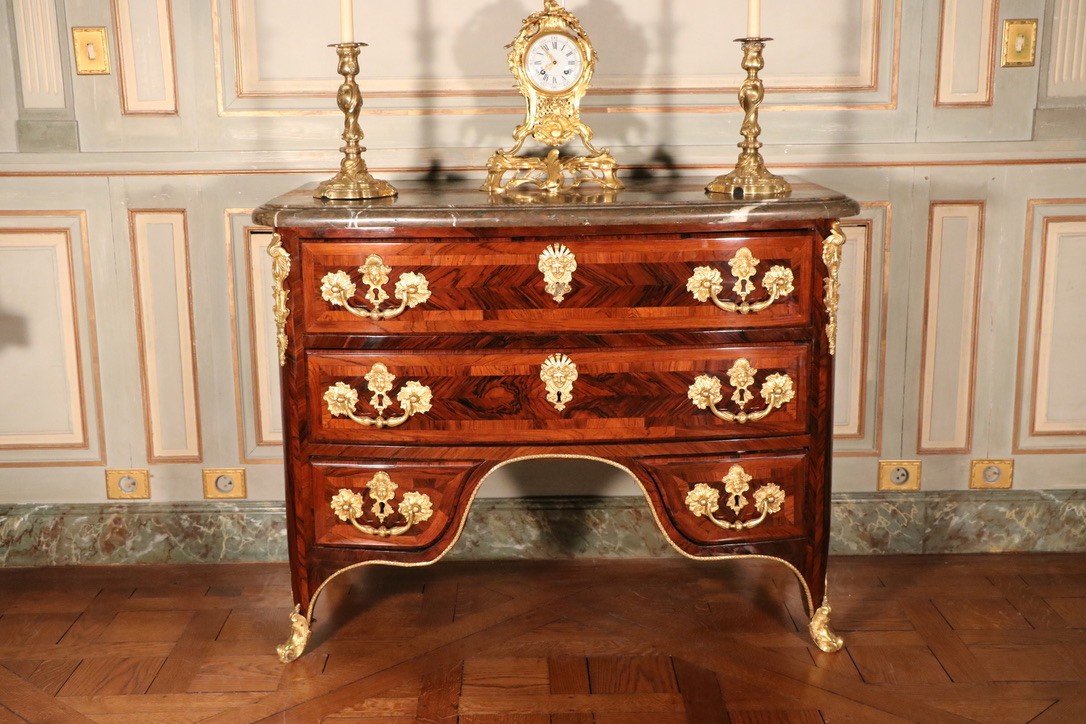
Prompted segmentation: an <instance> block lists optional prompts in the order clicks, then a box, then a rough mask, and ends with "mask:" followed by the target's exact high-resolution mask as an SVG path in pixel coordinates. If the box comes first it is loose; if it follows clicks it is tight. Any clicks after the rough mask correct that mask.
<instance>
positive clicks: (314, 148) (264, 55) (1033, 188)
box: [0, 0, 1086, 503]
mask: <svg viewBox="0 0 1086 724" xmlns="http://www.w3.org/2000/svg"><path fill="white" fill-rule="evenodd" d="M539 4H540V3H538V2H532V1H529V0H459V1H458V2H455V3H453V2H448V0H406V1H405V2H401V3H388V2H382V1H380V0H358V11H357V19H358V28H357V32H358V34H359V36H360V37H361V38H363V39H365V40H367V41H369V42H370V43H371V47H370V48H368V49H367V50H366V51H365V53H364V55H363V80H362V85H363V90H364V92H365V94H366V107H365V115H364V119H363V125H364V128H365V130H366V132H367V140H366V142H367V145H368V146H369V148H370V151H369V154H368V158H369V159H370V162H371V166H372V167H374V168H375V169H380V170H381V172H382V174H383V175H386V176H389V177H392V178H402V177H407V176H417V175H419V174H421V173H424V172H426V171H427V170H428V169H429V170H433V169H436V172H437V173H449V174H456V175H459V176H471V175H477V174H478V170H479V168H480V167H481V165H482V164H483V163H484V162H485V159H486V157H487V155H488V154H489V153H490V152H491V151H492V150H493V149H494V148H496V147H498V146H500V145H503V144H507V142H508V140H509V138H510V134H511V131H512V129H513V127H514V125H516V123H517V122H518V120H519V118H518V114H519V113H520V112H521V104H520V102H519V99H518V97H517V96H516V95H515V94H514V93H513V92H512V90H511V80H510V78H509V77H508V75H507V71H506V68H505V58H504V55H505V51H504V50H503V46H504V45H505V43H507V42H508V41H509V40H510V39H511V38H512V37H513V35H514V34H515V32H516V29H517V27H518V26H519V22H520V20H521V18H522V17H523V16H524V15H526V14H527V13H529V12H531V11H532V10H533V9H535V8H536V7H537V6H538V5H539ZM764 4H765V6H766V16H765V29H766V31H767V33H768V34H769V35H772V36H774V37H775V38H776V40H775V41H774V42H772V43H771V44H770V46H769V49H768V51H767V64H768V65H767V68H766V72H765V74H764V77H765V79H766V84H767V87H768V97H767V101H766V111H765V113H764V115H763V126H764V127H765V135H764V140H766V142H767V144H768V145H767V148H766V155H767V157H768V159H769V160H770V162H771V165H772V166H773V167H774V168H775V169H778V170H783V171H785V172H786V173H788V174H790V175H799V176H803V177H806V178H808V179H811V180H813V181H816V182H819V183H822V184H825V185H828V186H832V187H835V188H838V189H840V190H842V191H845V192H847V193H849V194H851V195H853V196H854V197H856V198H857V199H859V200H860V201H862V204H863V212H862V214H861V215H860V216H859V217H858V218H856V219H850V220H848V221H847V223H846V231H847V234H848V238H849V241H850V243H849V244H848V246H847V247H846V253H845V262H844V271H843V275H842V276H843V283H844V295H843V301H842V304H843V312H842V324H841V338H840V344H839V353H838V371H837V407H836V416H835V431H836V437H837V457H836V462H835V476H836V478H835V488H836V489H837V490H841V491H871V490H874V489H875V486H876V472H877V468H878V461H879V460H880V459H913V458H917V459H921V460H922V461H923V466H924V467H923V485H924V488H925V489H934V490H940V489H962V488H965V487H967V482H968V475H969V467H970V461H971V460H972V459H974V458H1013V459H1014V460H1015V461H1016V464H1017V469H1016V479H1015V487H1017V488H1032V489H1043V488H1076V487H1077V488H1083V487H1086V385H1083V384H1082V383H1081V380H1080V378H1078V374H1079V373H1080V369H1079V368H1080V365H1081V364H1082V360H1083V359H1084V358H1086V320H1084V318H1083V314H1082V309H1083V302H1082V299H1083V296H1084V294H1086V288H1084V285H1083V278H1084V277H1086V4H1084V3H1083V2H1082V1H1081V0H1048V2H1045V0H922V1H921V0H917V1H916V2H913V1H912V0H908V2H906V0H821V1H820V2H817V3H797V2H792V1H790V0H766V2H765V3H764ZM5 5H6V7H5V8H4V9H3V10H2V11H0V98H2V99H3V101H4V102H2V103H0V467H2V469H0V503H5V502H95V501H100V500H103V499H104V498H105V485H104V476H103V470H104V469H105V468H107V467H108V468H120V469H128V468H150V469H151V471H152V496H153V499H155V500H158V501H177V500H194V499H199V498H200V497H201V494H202V493H201V490H202V488H201V470H202V469H203V468H233V467H244V468H246V470H247V471H248V476H249V497H251V498H254V499H267V500H274V499H281V497H282V473H281V468H280V464H279V463H280V458H281V445H282V428H281V425H280V419H279V411H278V398H279V380H278V367H277V365H276V362H275V352H274V346H275V342H274V338H273V326H272V322H271V311H270V296H269V294H268V289H269V285H270V278H269V273H270V269H269V266H268V265H269V259H268V257H267V256H266V254H265V253H264V248H265V246H266V244H267V241H268V232H267V230H266V229H262V228H257V227H255V226H254V225H253V223H252V221H251V219H250V218H249V212H250V210H251V209H252V208H253V207H255V206H257V205H259V204H260V203H261V202H263V201H264V200H266V199H267V198H269V197H271V196H274V195H277V194H278V193H281V192H283V191H285V190H287V189H290V188H292V187H294V186H296V185H299V184H301V183H305V182H309V181H313V180H318V179H320V178H321V177H323V176H326V175H328V174H329V173H330V172H331V170H332V168H333V166H334V165H335V163H336V154H335V148H336V147H337V145H338V138H337V133H338V131H339V129H338V124H339V120H338V118H337V112H336V111H335V108H334V100H333V95H334V92H335V88H336V85H337V77H336V76H335V74H334V71H335V58H334V54H333V53H332V51H331V50H329V49H328V48H327V47H326V45H327V44H328V43H329V42H334V41H335V40H337V39H338V27H337V23H338V14H337V12H336V9H337V3H335V2H333V0H310V2H307V3H304V10H303V9H302V5H303V4H300V3H298V2H293V1H291V0H12V2H10V3H5ZM567 5H568V7H569V8H570V9H571V10H573V11H575V12H577V13H578V14H579V15H580V16H581V18H582V20H583V21H584V23H585V25H586V27H587V28H588V30H589V32H590V33H591V34H592V36H593V39H594V41H595V43H596V44H597V46H598V47H599V50H600V55H601V61H600V68H599V72H598V75H597V82H596V85H595V91H594V92H593V93H592V94H591V95H590V97H589V98H588V99H587V100H586V107H587V109H586V114H585V115H586V117H587V119H588V120H589V122H590V123H591V124H592V125H593V127H594V128H595V129H596V131H597V136H598V140H599V141H600V142H601V143H602V144H604V145H607V146H609V147H610V148H611V150H612V152H613V153H614V154H615V155H616V156H617V157H618V158H619V160H620V161H621V162H623V163H624V164H625V165H626V166H628V167H640V168H641V170H642V171H643V172H646V173H670V172H671V169H669V168H666V167H674V168H677V169H678V170H679V171H680V172H681V173H683V174H687V175H690V176H692V177H694V178H698V179H708V178H710V177H712V176H714V175H716V174H717V173H719V172H720V170H721V169H723V168H726V167H728V166H730V165H731V164H732V163H733V162H734V157H735V153H736V151H735V148H734V143H735V142H736V141H737V140H738V123H739V114H738V106H737V103H736V102H735V86H736V85H737V83H738V81H739V78H740V71H739V67H738V66H739V60H740V58H739V52H738V48H737V46H735V45H734V44H733V43H731V42H730V39H731V38H733V37H735V36H738V35H740V34H741V33H742V32H743V30H744V17H745V3H743V2H741V0H637V2H634V1H633V0H568V2H567ZM1006 18H1038V19H1039V21H1040V28H1041V34H1040V42H1039V57H1038V63H1037V64H1036V65H1035V66H1033V67H1025V68H1003V67H1001V63H1000V58H1001V55H1002V21H1003V19H1006ZM73 26H105V27H106V28H107V30H108V35H109V41H110V48H109V52H110V56H111V58H110V59H111V66H112V73H111V74H110V75H100V76H93V75H87V76H84V75H76V74H74V69H73V65H74V63H73V61H72V55H71V53H72V48H71V32H70V28H71V27H73ZM1046 113H1047V114H1049V115H1045V114H1046ZM1053 119H1055V120H1053ZM1068 119H1070V120H1068ZM1061 124H1062V125H1061ZM1042 126H1043V127H1044V128H1045V129H1048V130H1047V131H1046V133H1041V132H1039V131H1040V129H1041V127H1042ZM1061 128H1062V129H1063V131H1062V132H1061V131H1059V129H1061ZM1052 129H1056V130H1052ZM1068 129H1071V132H1067V131H1068ZM1075 129H1077V130H1075ZM505 472H506V475H505V477H504V478H502V479H500V480H495V481H493V482H490V483H488V486H489V487H488V489H487V490H484V494H490V495H506V494H511V493H562V492H570V491H575V490H576V491H582V492H592V493H604V494H611V493H631V492H633V491H635V490H636V488H635V487H633V485H632V483H630V482H629V481H626V480H624V479H622V478H621V477H616V476H615V475H614V474H612V473H611V472H610V471H609V469H603V468H597V467H594V466H580V465H573V464H568V463H563V464H557V463H549V462H537V463H531V464H528V463H525V464H522V465H519V466H512V467H510V468H507V469H506V471H505ZM585 486H587V487H585Z"/></svg>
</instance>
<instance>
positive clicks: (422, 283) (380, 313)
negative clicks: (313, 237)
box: [321, 254, 430, 322]
mask: <svg viewBox="0 0 1086 724" xmlns="http://www.w3.org/2000/svg"><path fill="white" fill-rule="evenodd" d="M391 271H392V267H390V266H386V265H385V260H384V259H382V258H381V257H380V256H378V255H377V254H370V255H369V256H368V257H366V261H365V262H364V263H363V264H362V266H360V267H358V272H359V273H360V274H361V275H362V283H363V284H365V285H366V286H367V287H368V291H367V292H366V301H367V302H369V304H370V307H372V309H362V308H360V307H353V306H351V298H352V297H354V295H355V292H356V291H358V287H357V286H356V285H355V283H354V282H353V281H351V276H350V275H349V274H348V273H347V272H345V271H334V272H329V273H327V274H325V275H324V278H323V279H321V298H322V299H324V301H326V302H328V303H329V304H331V305H332V306H333V307H343V308H344V309H346V310H347V311H348V312H350V313H351V314H353V315H354V316H356V317H362V318H363V319H370V320H373V321H374V322H378V321H380V320H382V319H393V318H395V317H398V316H400V315H401V314H403V313H404V311H405V310H407V309H414V308H415V307H417V306H419V305H420V304H425V303H426V302H427V301H428V300H429V299H430V284H429V282H427V281H426V277H424V276H423V275H422V274H416V273H415V272H406V273H404V274H401V275H400V280H399V281H398V282H396V287H395V288H394V289H393V291H392V294H393V296H394V297H396V299H398V300H400V306H398V307H394V308H390V309H381V306H382V305H383V304H384V303H385V301H386V300H387V299H388V292H386V291H385V285H387V284H388V275H389V273H390V272H391Z"/></svg>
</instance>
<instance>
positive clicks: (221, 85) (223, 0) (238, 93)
mask: <svg viewBox="0 0 1086 724" xmlns="http://www.w3.org/2000/svg"><path fill="white" fill-rule="evenodd" d="M859 1H860V2H861V4H862V10H861V12H860V16H859V17H860V18H861V19H862V22H863V28H862V31H861V32H860V33H859V34H858V40H857V39H852V40H853V41H854V42H850V43H848V44H847V45H848V47H849V48H850V49H852V50H853V51H854V52H858V53H859V54H860V57H859V62H858V64H857V73H856V75H855V76H852V77H842V78H838V79H834V78H831V77H813V78H808V77H806V76H804V75H803V74H799V75H795V76H792V77H791V79H790V78H789V76H783V77H782V82H781V84H780V85H779V86H776V87H775V90H776V91H777V92H780V93H797V94H814V93H842V94H855V93H872V92H877V91H879V90H880V86H881V85H883V84H884V83H886V82H888V83H889V85H890V86H891V101H890V103H889V106H888V105H887V103H885V102H879V101H876V102H873V103H857V104H845V105H844V106H841V105H835V106H833V107H834V108H841V107H854V108H858V109H869V108H870V109H885V108H887V107H896V102H897V100H896V99H897V85H898V81H897V76H898V70H899V66H900V62H899V54H900V29H901V15H902V7H903V3H902V0H859ZM888 5H891V6H892V8H893V18H894V20H893V26H892V27H891V28H890V29H889V32H887V33H884V14H885V13H884V8H885V7H886V6H888ZM256 14H257V10H256V7H255V4H254V2H253V0H211V22H212V25H213V40H214V48H213V52H214V60H215V73H216V85H217V86H218V89H219V110H220V113H222V114H223V115H280V114H281V115H310V114H313V113H315V112H316V113H325V112H330V111H320V110H314V109H312V108H287V107H284V108H274V109H269V108H267V107H252V108H249V107H246V108H231V106H232V105H233V104H234V102H235V101H238V100H241V101H244V100H247V99H251V100H255V101H261V100H264V101H266V100H274V99H279V100H280V101H289V100H306V99H310V100H311V99H314V98H331V97H334V95H335V84H334V82H333V83H328V82H323V81H322V82H317V81H316V80H315V79H312V78H265V77H263V76H262V75H261V73H260V71H259V60H260V42H261V36H260V34H259V32H258V28H257V26H258V20H257V17H256ZM518 20H519V18H518ZM439 22H440V21H439ZM665 22H666V21H665ZM586 23H588V21H587V20H586ZM663 24H664V23H656V24H655V25H654V26H652V25H648V24H646V25H645V26H644V27H646V28H647V29H651V28H653V27H655V28H660V27H661V26H662V25H663ZM440 27H441V30H439V29H437V28H435V29H434V31H435V32H441V31H445V32H447V30H448V29H447V28H445V27H444V25H442V26H440ZM421 28H422V24H421V22H420V29H419V31H418V32H424V31H423V30H422V29H421ZM515 30H516V23H515V22H513V23H511V24H510V26H509V33H510V36H511V35H512V34H513V33H514V32H515ZM589 31H590V32H591V27H590V28H589ZM333 32H334V30H333ZM886 45H891V48H890V51H889V57H890V61H891V69H892V70H891V73H890V78H889V81H887V80H886V79H885V78H883V77H881V76H882V74H881V73H880V68H881V66H882V60H883V59H882V55H883V50H884V47H885V46H886ZM495 50H496V51H497V50H498V48H497V46H495ZM329 62H332V61H331V60H330V61H329ZM502 65H504V64H502ZM733 67H734V66H733ZM741 80H742V74H741V73H740V72H738V69H737V68H736V71H735V72H733V73H731V74H730V75H729V76H728V77H727V78H726V79H725V81H724V82H723V83H722V82H721V77H720V75H719V74H718V73H717V72H716V69H715V68H714V69H713V70H711V71H709V72H706V73H702V74H685V75H684V74H672V75H669V76H665V77H659V78H657V77H653V78H651V79H650V80H648V81H647V82H644V83H640V82H637V79H636V77H634V78H624V77H615V78H614V79H612V80H607V79H606V78H601V77H598V78H597V82H596V84H595V86H594V88H593V95H595V96H601V95H631V96H643V95H646V94H647V95H679V94H692V95H697V94H714V95H716V94H729V93H734V92H735V91H736V90H737V89H738V86H739V83H740V81H741ZM365 83H366V97H367V98H368V99H371V100H379V99H408V100H410V99H437V98H441V99H464V100H472V99H479V98H495V97H497V98H508V99H510V100H512V99H513V96H511V95H510V91H509V78H508V76H507V75H506V74H505V73H504V72H502V73H497V74H494V75H480V76H475V77H471V78H461V77H456V76H450V77H443V78H434V79H432V80H431V81H429V82H420V81H419V80H418V79H417V78H411V79H410V80H408V78H367V79H366V81H365ZM227 89H229V91H230V93H231V94H232V95H233V98H228V97H227V96H226V95H225V91H226V90H227ZM430 105H432V104H428V105H424V106H423V107H420V108H417V109H416V108H408V109H383V110H386V111H389V112H393V113H397V114H399V113H404V112H408V113H413V112H419V113H424V114H441V113H447V112H456V113H462V114H480V113H482V114H486V113H492V112H501V113H505V112H510V111H512V112H516V111H517V110H518V107H517V106H516V105H515V104H512V103H503V104H502V105H501V106H489V105H482V106H478V107H464V108H434V107H430ZM798 107H806V106H804V105H803V104H800V105H799V106H798Z"/></svg>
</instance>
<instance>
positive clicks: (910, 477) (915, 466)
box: [879, 460, 920, 491]
mask: <svg viewBox="0 0 1086 724" xmlns="http://www.w3.org/2000/svg"><path fill="white" fill-rule="evenodd" d="M879 490H893V491H902V490H920V461H919V460H880V461H879Z"/></svg>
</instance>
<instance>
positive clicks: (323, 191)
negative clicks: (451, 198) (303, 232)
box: [313, 171, 399, 201]
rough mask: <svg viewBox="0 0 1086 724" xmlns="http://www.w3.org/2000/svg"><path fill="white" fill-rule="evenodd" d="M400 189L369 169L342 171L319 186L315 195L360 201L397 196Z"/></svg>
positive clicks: (332, 198) (323, 197) (331, 199)
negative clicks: (376, 175) (376, 176)
mask: <svg viewBox="0 0 1086 724" xmlns="http://www.w3.org/2000/svg"><path fill="white" fill-rule="evenodd" d="M398 193H399V191H397V190H396V187H395V186H393V185H392V184H390V183H389V182H388V181H382V180H381V179H379V178H374V177H373V174H371V173H369V172H368V171H361V172H353V173H351V172H347V171H340V172H339V173H337V174H336V175H335V176H333V177H332V178H330V179H328V180H327V181H325V182H323V183H321V184H320V185H319V186H317V189H316V191H314V192H313V196H314V197H316V198H318V199H327V200H328V201H360V200H364V199H383V198H388V197H389V196H395V195H396V194H398Z"/></svg>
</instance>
